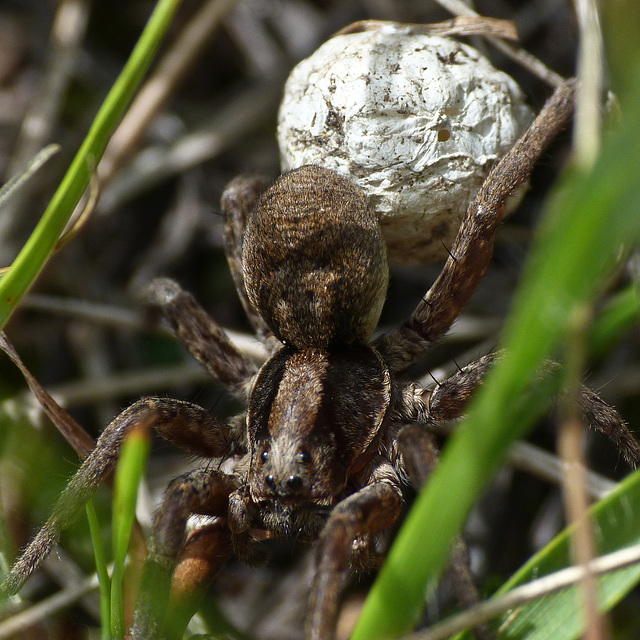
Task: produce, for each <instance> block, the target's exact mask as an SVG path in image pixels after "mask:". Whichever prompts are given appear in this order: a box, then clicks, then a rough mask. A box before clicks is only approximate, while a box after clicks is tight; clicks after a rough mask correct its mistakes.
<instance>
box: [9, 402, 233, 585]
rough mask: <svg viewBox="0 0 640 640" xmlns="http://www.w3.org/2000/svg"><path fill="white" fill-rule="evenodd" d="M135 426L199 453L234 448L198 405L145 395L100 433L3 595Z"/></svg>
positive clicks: (45, 549) (67, 520) (43, 550)
mask: <svg viewBox="0 0 640 640" xmlns="http://www.w3.org/2000/svg"><path fill="white" fill-rule="evenodd" d="M138 426H145V427H149V428H155V429H156V431H157V432H158V433H159V434H160V435H161V436H162V437H163V438H165V439H166V440H168V441H170V442H172V443H173V444H175V445H176V446H178V447H179V448H181V449H183V450H185V451H187V452H189V453H192V454H195V455H198V456H206V457H211V458H219V457H222V456H225V455H227V454H228V452H229V450H230V449H231V447H232V443H231V437H230V430H229V428H227V427H224V426H222V425H220V424H219V423H218V422H217V421H216V420H215V419H214V418H213V417H212V416H211V415H210V414H209V412H208V411H206V410H205V409H202V408H201V407H198V406H197V405H194V404H190V403H188V402H182V401H180V400H172V399H165V398H145V399H142V400H139V401H138V402H136V403H135V404H133V405H131V406H130V407H129V408H128V409H126V410H125V411H124V412H122V413H121V414H120V415H119V416H117V417H116V418H115V419H114V420H113V422H111V424H109V426H108V427H107V428H106V429H105V430H104V431H103V433H102V435H101V436H100V438H98V441H97V443H96V447H95V449H94V450H93V451H92V452H91V454H90V455H89V457H88V458H87V459H86V460H85V461H84V462H83V463H82V465H81V467H80V469H78V471H77V473H76V474H75V475H74V476H73V478H72V479H71V480H70V482H69V484H68V485H67V487H66V488H65V490H64V491H63V493H62V494H61V496H60V497H59V498H58V501H57V502H56V504H55V506H54V508H53V513H52V515H51V516H50V517H49V519H48V520H47V522H46V523H45V525H44V526H43V527H42V529H40V531H39V532H38V534H37V536H36V537H35V538H34V540H33V541H32V542H31V543H30V544H29V546H28V547H27V548H26V549H25V550H24V552H23V553H22V555H21V556H20V558H19V559H18V560H17V561H16V563H15V564H14V566H13V567H12V569H11V571H10V572H9V574H8V575H7V577H6V578H5V580H4V582H3V584H2V588H3V589H4V590H5V591H6V592H7V593H10V594H15V593H17V592H18V591H19V590H20V588H21V587H22V585H23V584H24V582H25V581H26V580H27V578H28V577H29V576H30V575H31V573H33V571H34V570H35V569H37V568H38V566H39V565H40V563H41V562H42V560H44V558H45V557H46V556H47V555H48V554H49V552H50V551H51V549H52V548H53V546H54V545H55V544H56V542H57V541H58V538H59V537H60V532H61V531H62V530H63V529H65V528H66V527H68V526H69V525H70V524H71V523H72V522H73V521H74V520H75V519H76V518H77V516H78V514H79V512H80V511H81V510H82V507H83V506H84V504H85V503H86V502H87V500H89V498H91V496H92V495H93V494H94V493H95V491H96V490H97V488H98V487H99V486H100V484H101V483H102V482H103V481H104V480H105V479H106V478H107V477H108V476H109V475H110V474H111V473H112V472H113V470H114V468H115V466H116V462H117V460H118V456H119V453H120V450H121V448H122V444H123V442H124V439H125V438H126V435H127V433H129V431H131V429H133V428H135V427H138Z"/></svg>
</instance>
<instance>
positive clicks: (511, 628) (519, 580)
mask: <svg viewBox="0 0 640 640" xmlns="http://www.w3.org/2000/svg"><path fill="white" fill-rule="evenodd" d="M590 514H591V517H592V521H593V523H594V532H595V534H596V537H597V542H598V552H599V554H605V553H611V552H613V551H616V550H618V549H623V548H625V547H629V546H631V545H634V544H638V543H640V471H636V472H635V473H633V474H631V475H630V476H629V477H627V478H625V480H624V481H623V482H621V483H620V485H619V486H618V487H616V489H615V490H614V491H612V492H611V494H610V495H608V496H607V497H606V498H604V499H603V500H601V501H599V502H598V503H597V504H596V505H595V506H594V507H592V508H591V510H590ZM570 535H571V529H565V530H564V531H563V532H562V533H561V534H560V535H558V536H556V538H554V539H553V540H552V541H551V542H550V543H549V544H548V545H547V546H546V547H545V548H544V549H542V551H540V552H538V553H537V554H536V555H535V556H534V557H533V558H531V559H530V560H529V561H528V562H527V563H526V564H525V565H524V566H523V567H522V568H521V569H520V570H519V571H518V572H517V573H516V574H515V575H514V576H513V577H512V578H511V579H510V580H509V581H508V582H506V583H505V584H504V585H503V586H502V587H501V588H500V589H499V591H498V592H497V595H500V594H504V593H506V592H507V591H509V590H510V589H513V588H514V587H516V586H518V585H520V584H524V583H526V582H528V581H529V580H531V579H532V578H534V577H535V578H539V577H542V576H545V575H548V574H550V573H553V572H554V571H558V570H560V569H562V568H564V567H567V566H569V565H570V564H571V560H570V550H569V539H570ZM597 582H598V595H599V607H600V609H601V610H602V611H606V610H608V609H610V608H611V607H613V606H614V605H615V604H617V603H618V602H619V601H620V600H621V599H622V597H623V596H624V595H625V594H626V593H628V591H629V590H630V589H632V588H633V587H634V586H635V585H637V584H638V582H640V565H634V566H631V567H629V568H627V569H621V570H619V571H615V572H613V573H610V574H607V575H604V576H601V577H600V578H598V581H597ZM580 614H581V611H580V608H579V607H578V606H577V596H576V590H575V588H571V589H565V590H563V591H560V592H558V593H554V594H550V595H548V596H545V597H544V598H541V599H540V600H537V601H536V602H532V603H529V604H527V605H525V606H523V607H521V608H519V609H518V610H517V611H515V612H510V613H509V614H507V615H505V616H503V618H502V621H501V633H500V636H499V637H500V638H504V639H505V640H506V639H509V640H516V639H517V640H524V639H525V638H526V640H543V639H546V638H553V639H554V640H573V639H575V638H578V637H580V635H581V634H582V632H583V629H584V619H583V618H582V616H581V615H580Z"/></svg>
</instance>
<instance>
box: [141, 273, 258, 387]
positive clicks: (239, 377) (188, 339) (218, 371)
mask: <svg viewBox="0 0 640 640" xmlns="http://www.w3.org/2000/svg"><path fill="white" fill-rule="evenodd" d="M145 297H146V302H147V304H148V305H149V306H150V307H152V308H155V309H157V310H158V311H159V312H160V313H161V314H162V315H163V316H164V318H165V319H166V320H167V322H168V323H169V326H170V327H171V329H172V331H173V332H174V333H175V335H176V337H177V338H178V339H179V340H180V341H181V342H182V344H183V345H184V346H185V348H186V349H187V350H188V351H189V353H191V355H192V356H193V357H194V358H195V359H196V360H197V361H198V362H200V364H202V365H203V366H204V368H205V369H206V370H207V371H209V373H211V375H212V376H214V377H215V378H216V379H218V380H220V382H222V384H224V385H225V386H226V387H228V388H229V389H230V390H231V391H233V392H234V393H237V394H239V395H240V396H242V397H246V394H247V388H248V386H249V385H250V381H251V379H252V377H253V375H254V374H255V373H256V367H255V365H254V364H253V362H251V361H250V360H249V359H248V358H246V357H245V356H244V355H243V354H242V353H240V352H239V351H238V350H237V349H236V348H235V347H234V346H233V344H232V343H231V341H230V340H229V338H228V336H227V335H226V333H225V332H224V331H223V330H222V328H221V327H220V326H219V325H218V324H217V323H216V322H215V320H213V319H212V318H211V316H209V314H208V313H207V312H206V311H205V310H204V309H203V308H202V307H201V306H200V305H199V304H198V303H197V301H196V300H195V298H194V297H193V296H192V295H191V294H190V293H189V292H187V291H185V290H184V289H182V288H181V287H180V285H179V284H178V283H177V282H174V281H173V280H169V279H168V278H158V279H156V280H153V281H152V282H151V284H150V285H149V287H148V288H147V290H146V292H145Z"/></svg>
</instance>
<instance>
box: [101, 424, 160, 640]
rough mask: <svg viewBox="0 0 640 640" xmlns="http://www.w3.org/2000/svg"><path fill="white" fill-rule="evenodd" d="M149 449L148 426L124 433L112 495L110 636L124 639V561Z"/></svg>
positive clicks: (142, 425)
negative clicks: (125, 436)
mask: <svg viewBox="0 0 640 640" xmlns="http://www.w3.org/2000/svg"><path fill="white" fill-rule="evenodd" d="M150 448H151V443H150V437H149V428H148V425H145V424H141V425H139V426H137V427H135V428H134V429H132V431H131V432H130V433H129V435H128V436H127V438H126V440H125V442H124V445H123V448H122V453H121V455H120V460H119V462H118V466H117V468H116V477H115V483H114V496H113V573H112V575H111V635H112V637H113V638H123V637H124V635H125V633H126V625H125V621H124V598H123V593H122V586H123V577H124V564H125V559H126V557H127V550H128V548H129V539H130V537H131V528H132V527H133V521H134V518H135V510H136V500H137V497H138V487H139V485H140V481H141V480H142V475H143V474H144V470H145V468H146V466H147V460H148V458H149V452H150Z"/></svg>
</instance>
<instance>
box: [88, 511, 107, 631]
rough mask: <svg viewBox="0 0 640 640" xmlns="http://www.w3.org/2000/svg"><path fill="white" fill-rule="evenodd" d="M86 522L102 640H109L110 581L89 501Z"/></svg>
mask: <svg viewBox="0 0 640 640" xmlns="http://www.w3.org/2000/svg"><path fill="white" fill-rule="evenodd" d="M86 510H87V520H88V521H89V531H90V532H91V544H92V545H93V554H94V556H95V558H96V573H97V574H98V583H99V584H100V617H101V618H102V625H101V630H102V640H111V627H110V624H109V621H110V620H111V581H110V580H109V571H108V569H107V561H106V557H105V553H104V545H103V544H102V536H101V535H100V523H99V522H98V514H97V513H96V509H95V507H94V506H93V500H89V502H87V504H86Z"/></svg>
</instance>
